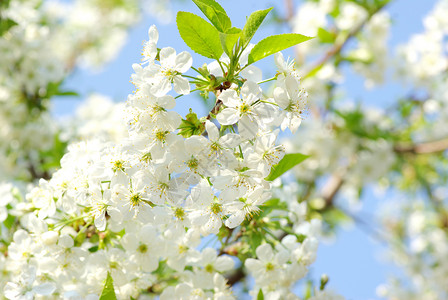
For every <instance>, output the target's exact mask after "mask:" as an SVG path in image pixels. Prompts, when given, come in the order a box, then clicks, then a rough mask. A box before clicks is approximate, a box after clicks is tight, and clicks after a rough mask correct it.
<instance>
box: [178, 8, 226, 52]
mask: <svg viewBox="0 0 448 300" xmlns="http://www.w3.org/2000/svg"><path fill="white" fill-rule="evenodd" d="M176 21H177V28H178V29H179V33H180V36H181V37H182V39H183V40H184V42H185V44H187V45H188V47H190V48H191V50H193V51H194V52H196V53H198V54H200V55H202V56H205V57H208V58H212V59H219V58H220V57H221V55H222V53H223V50H222V47H221V42H220V40H219V33H218V30H216V28H215V27H213V26H212V25H211V24H210V23H208V22H207V21H205V20H204V19H202V18H201V17H199V16H196V15H195V14H192V13H189V12H184V11H180V12H178V13H177V18H176Z"/></svg>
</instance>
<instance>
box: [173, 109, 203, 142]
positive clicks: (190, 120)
mask: <svg viewBox="0 0 448 300" xmlns="http://www.w3.org/2000/svg"><path fill="white" fill-rule="evenodd" d="M179 129H180V131H179V134H180V135H182V136H183V137H185V138H187V137H190V136H192V135H201V134H202V133H203V132H204V130H205V125H204V124H203V123H202V122H201V120H199V119H198V116H197V115H196V113H194V112H193V111H192V109H191V108H190V113H188V114H187V115H186V116H185V120H184V119H182V123H181V124H180V126H179Z"/></svg>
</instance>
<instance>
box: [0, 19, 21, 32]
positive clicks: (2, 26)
mask: <svg viewBox="0 0 448 300" xmlns="http://www.w3.org/2000/svg"><path fill="white" fill-rule="evenodd" d="M15 25H17V23H16V22H15V21H13V20H11V19H2V18H0V36H2V35H3V34H4V33H5V32H7V31H8V30H9V29H10V28H11V27H13V26H15Z"/></svg>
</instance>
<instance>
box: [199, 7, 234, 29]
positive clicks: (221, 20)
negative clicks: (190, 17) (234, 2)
mask: <svg viewBox="0 0 448 300" xmlns="http://www.w3.org/2000/svg"><path fill="white" fill-rule="evenodd" d="M193 2H194V3H195V4H196V5H197V7H199V9H200V10H201V11H202V12H203V13H204V15H205V16H206V17H207V18H208V19H209V20H210V22H212V24H213V25H214V26H215V27H216V29H218V30H219V31H220V32H226V31H227V29H229V28H230V27H232V22H231V21H230V18H229V17H228V16H227V14H226V11H225V10H224V8H222V6H221V5H219V3H218V2H216V1H214V0H193Z"/></svg>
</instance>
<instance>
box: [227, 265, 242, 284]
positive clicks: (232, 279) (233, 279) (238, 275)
mask: <svg viewBox="0 0 448 300" xmlns="http://www.w3.org/2000/svg"><path fill="white" fill-rule="evenodd" d="M245 277H246V273H244V271H243V268H242V267H241V268H238V269H237V270H236V271H235V272H234V273H232V274H231V275H230V276H228V277H227V278H226V279H227V284H228V285H230V286H233V285H235V284H236V283H238V282H240V281H241V280H243V279H244V278H245Z"/></svg>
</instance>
